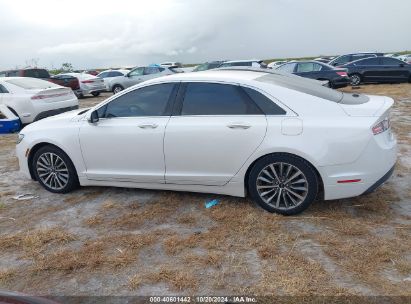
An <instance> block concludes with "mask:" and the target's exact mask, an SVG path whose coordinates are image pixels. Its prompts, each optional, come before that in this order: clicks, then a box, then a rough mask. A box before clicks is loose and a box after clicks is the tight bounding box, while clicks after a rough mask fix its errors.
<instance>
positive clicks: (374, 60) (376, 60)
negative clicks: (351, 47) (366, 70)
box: [355, 57, 380, 65]
mask: <svg viewBox="0 0 411 304" xmlns="http://www.w3.org/2000/svg"><path fill="white" fill-rule="evenodd" d="M378 64H380V59H379V58H377V57H373V58H367V59H363V60H360V61H358V62H356V63H355V65H378Z"/></svg>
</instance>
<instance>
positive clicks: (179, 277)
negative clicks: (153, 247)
mask: <svg viewBox="0 0 411 304" xmlns="http://www.w3.org/2000/svg"><path fill="white" fill-rule="evenodd" d="M144 281H146V282H148V283H166V284H168V285H170V286H171V287H172V288H173V289H174V290H177V291H182V290H184V291H188V290H194V291H195V290H197V288H198V275H195V274H194V273H192V272H191V271H190V270H189V269H187V268H185V269H184V270H180V269H177V268H175V267H173V266H172V265H163V266H161V267H160V268H159V269H158V271H156V272H152V273H149V274H146V275H145V276H144Z"/></svg>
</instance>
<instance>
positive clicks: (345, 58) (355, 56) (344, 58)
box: [328, 52, 384, 66]
mask: <svg viewBox="0 0 411 304" xmlns="http://www.w3.org/2000/svg"><path fill="white" fill-rule="evenodd" d="M383 55H384V53H378V52H364V53H352V54H346V55H341V56H338V57H336V58H334V59H333V60H331V61H330V62H328V64H329V65H332V66H341V65H344V64H347V63H349V62H352V61H355V60H360V59H363V58H368V57H377V56H383Z"/></svg>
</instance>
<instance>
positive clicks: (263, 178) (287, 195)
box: [256, 162, 308, 210]
mask: <svg viewBox="0 0 411 304" xmlns="http://www.w3.org/2000/svg"><path fill="white" fill-rule="evenodd" d="M256 187H257V192H258V195H259V196H260V198H261V199H262V200H263V201H264V202H265V203H266V204H268V205H270V206H271V207H273V208H276V209H281V210H288V209H293V208H295V207H297V206H299V205H301V204H302V203H303V202H304V200H305V198H306V197H307V194H308V181H307V178H306V177H305V175H304V173H303V172H301V170H300V169H298V168H297V167H295V166H293V165H291V164H288V163H284V162H277V163H272V164H269V165H268V166H266V167H264V168H263V169H262V170H261V171H260V173H259V174H258V177H257V182H256Z"/></svg>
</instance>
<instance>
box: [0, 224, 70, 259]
mask: <svg viewBox="0 0 411 304" xmlns="http://www.w3.org/2000/svg"><path fill="white" fill-rule="evenodd" d="M73 240H75V237H74V236H73V235H71V234H69V233H67V232H65V231H63V230H62V229H60V228H47V229H41V230H34V231H25V232H19V233H16V234H13V235H1V236H0V248H2V250H18V251H20V252H25V253H26V255H28V256H33V255H36V254H38V253H41V252H44V251H45V249H46V248H47V247H49V246H52V245H62V244H66V243H68V242H71V241H73Z"/></svg>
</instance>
